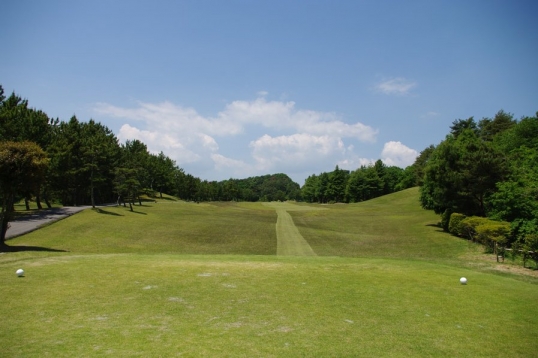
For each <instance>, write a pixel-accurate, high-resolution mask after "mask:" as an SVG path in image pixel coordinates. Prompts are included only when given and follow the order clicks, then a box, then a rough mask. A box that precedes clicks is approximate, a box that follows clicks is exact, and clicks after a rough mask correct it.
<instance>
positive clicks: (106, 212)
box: [93, 208, 123, 216]
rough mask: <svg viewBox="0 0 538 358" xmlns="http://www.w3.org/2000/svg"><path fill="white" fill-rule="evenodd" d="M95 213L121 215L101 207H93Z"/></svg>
mask: <svg viewBox="0 0 538 358" xmlns="http://www.w3.org/2000/svg"><path fill="white" fill-rule="evenodd" d="M93 210H94V211H95V212H96V213H98V214H104V215H112V216H123V215H121V214H118V213H113V212H111V211H106V210H103V209H100V208H95V209H93Z"/></svg>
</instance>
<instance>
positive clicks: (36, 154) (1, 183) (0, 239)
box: [0, 141, 49, 246]
mask: <svg viewBox="0 0 538 358" xmlns="http://www.w3.org/2000/svg"><path fill="white" fill-rule="evenodd" d="M48 162H49V159H48V158H47V154H46V153H45V152H44V151H43V149H41V147H39V145H37V144H36V143H33V142H12V141H3V142H0V190H1V195H2V211H1V213H0V245H2V246H5V238H6V231H7V229H8V224H9V221H10V220H12V218H13V212H14V208H13V205H14V203H15V200H16V199H17V198H18V196H20V195H21V194H23V193H26V192H28V191H33V190H36V188H37V187H39V185H40V184H41V183H42V182H43V180H44V177H45V172H46V168H47V165H48Z"/></svg>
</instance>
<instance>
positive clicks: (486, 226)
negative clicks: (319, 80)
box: [0, 86, 538, 251]
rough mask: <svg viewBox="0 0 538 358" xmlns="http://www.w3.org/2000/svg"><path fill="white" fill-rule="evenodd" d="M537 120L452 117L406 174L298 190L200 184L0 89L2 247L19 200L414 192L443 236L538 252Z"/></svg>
mask: <svg viewBox="0 0 538 358" xmlns="http://www.w3.org/2000/svg"><path fill="white" fill-rule="evenodd" d="M537 116H538V114H537ZM537 116H534V117H524V118H521V119H520V120H515V119H514V118H513V116H512V115H511V114H509V113H506V112H504V111H499V112H498V113H497V114H496V115H495V116H494V117H493V118H483V119H481V120H479V121H478V122H477V121H475V120H474V118H473V117H471V118H468V119H465V120H462V119H458V120H455V121H454V122H453V123H452V126H451V127H450V132H449V133H448V134H447V136H446V138H445V139H444V140H443V141H442V142H441V143H439V144H437V145H431V146H429V147H428V148H425V149H424V150H423V151H422V152H421V153H420V155H419V156H418V157H417V158H416V160H415V162H414V164H413V165H411V166H409V167H407V168H405V169H401V168H398V167H394V166H387V165H385V164H384V163H383V162H382V161H381V160H378V161H376V162H375V163H373V164H372V165H369V166H361V167H360V168H358V169H356V170H354V171H348V170H343V169H340V168H339V167H338V166H336V168H335V169H334V170H333V171H332V172H324V173H320V174H317V175H316V174H312V175H311V176H309V177H308V178H307V179H306V180H305V183H304V185H303V187H302V188H300V186H299V185H298V184H297V183H294V182H293V181H292V180H291V179H290V178H289V177H288V176H287V175H286V174H273V175H265V176H258V177H251V178H247V179H229V180H224V181H220V182H217V181H207V180H202V179H200V178H197V177H194V176H193V175H191V174H188V173H185V172H184V170H183V169H181V168H179V167H178V166H177V165H176V163H175V162H174V161H173V160H172V159H170V158H169V157H167V156H166V155H165V154H164V153H162V152H161V153H158V154H155V153H150V152H149V151H148V148H147V146H146V145H145V144H144V143H142V142H141V141H139V140H132V141H126V142H125V143H119V141H118V139H117V138H116V137H115V135H114V134H113V133H112V131H111V130H110V129H108V128H107V127H106V126H104V125H102V124H101V123H98V122H95V121H94V120H91V119H90V120H89V121H87V122H84V121H79V119H78V118H76V117H75V116H73V117H72V118H71V119H70V120H69V121H67V122H64V121H60V120H59V119H57V118H56V119H54V118H50V117H48V115H47V114H46V113H44V112H43V111H41V110H37V109H34V108H31V107H30V106H29V104H28V101H27V100H25V99H22V98H21V97H20V96H18V95H16V94H15V93H12V94H11V95H10V96H9V97H6V96H5V94H4V90H3V88H2V87H1V86H0V199H1V201H2V211H1V214H0V215H1V216H0V221H1V231H0V234H1V237H0V244H3V242H4V237H5V232H6V230H7V225H8V222H9V220H11V218H12V216H13V206H14V203H15V202H18V201H20V200H23V199H24V200H25V202H26V203H27V207H28V206H29V204H28V203H29V201H30V200H33V201H35V202H36V204H37V206H38V208H42V207H43V205H46V206H48V207H50V206H51V205H52V203H53V202H58V203H60V204H63V205H88V204H91V205H96V204H99V203H110V202H122V203H123V204H124V205H126V204H129V205H130V206H131V209H132V205H134V204H135V203H136V202H138V203H141V197H143V196H149V197H153V196H161V197H162V193H167V194H171V195H174V196H177V197H179V198H181V199H183V200H191V201H221V200H222V201H230V200H235V201H273V200H304V201H307V202H317V203H337V202H344V203H354V202H360V201H364V200H369V199H372V198H375V197H378V196H381V195H385V194H389V193H392V192H395V191H398V190H402V189H406V188H410V187H413V186H419V187H420V203H421V204H422V207H423V208H425V209H429V210H434V211H435V212H436V213H438V214H440V215H441V217H442V221H441V223H442V226H443V228H444V229H445V230H446V231H450V232H451V233H453V234H454V235H458V236H462V237H468V238H471V239H473V240H477V241H482V242H484V243H485V244H487V245H492V246H493V247H496V244H498V243H502V244H503V245H504V246H507V245H508V246H510V245H512V244H513V245H515V246H517V245H522V246H524V247H527V248H531V247H534V246H536V250H534V251H538V234H537V233H538V118H537ZM525 245H526V246H525ZM533 245H534V246H533Z"/></svg>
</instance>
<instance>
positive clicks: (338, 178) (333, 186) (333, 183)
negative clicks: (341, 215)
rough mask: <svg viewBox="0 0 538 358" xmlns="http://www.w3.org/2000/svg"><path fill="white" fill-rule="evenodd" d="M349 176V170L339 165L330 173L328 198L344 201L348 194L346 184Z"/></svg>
mask: <svg viewBox="0 0 538 358" xmlns="http://www.w3.org/2000/svg"><path fill="white" fill-rule="evenodd" d="M348 177H349V171H348V170H343V169H340V168H338V165H337V166H336V168H335V169H334V171H332V172H331V173H329V182H328V183H327V200H329V201H334V202H337V203H339V202H343V201H344V198H345V195H346V185H347V180H348Z"/></svg>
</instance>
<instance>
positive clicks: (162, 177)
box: [148, 152, 177, 199]
mask: <svg viewBox="0 0 538 358" xmlns="http://www.w3.org/2000/svg"><path fill="white" fill-rule="evenodd" d="M176 169H177V168H176V163H175V162H174V161H173V160H172V159H170V158H168V157H167V156H166V155H164V153H163V152H160V153H159V154H158V155H153V154H151V155H150V156H149V160H148V176H149V183H150V186H149V187H150V189H152V190H153V189H154V188H155V189H157V190H158V191H159V196H160V197H161V199H162V197H163V191H168V190H171V189H172V186H173V185H172V183H173V182H174V172H175V170H176Z"/></svg>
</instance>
